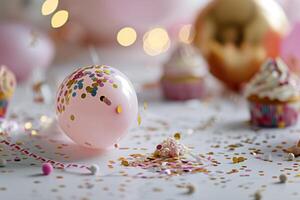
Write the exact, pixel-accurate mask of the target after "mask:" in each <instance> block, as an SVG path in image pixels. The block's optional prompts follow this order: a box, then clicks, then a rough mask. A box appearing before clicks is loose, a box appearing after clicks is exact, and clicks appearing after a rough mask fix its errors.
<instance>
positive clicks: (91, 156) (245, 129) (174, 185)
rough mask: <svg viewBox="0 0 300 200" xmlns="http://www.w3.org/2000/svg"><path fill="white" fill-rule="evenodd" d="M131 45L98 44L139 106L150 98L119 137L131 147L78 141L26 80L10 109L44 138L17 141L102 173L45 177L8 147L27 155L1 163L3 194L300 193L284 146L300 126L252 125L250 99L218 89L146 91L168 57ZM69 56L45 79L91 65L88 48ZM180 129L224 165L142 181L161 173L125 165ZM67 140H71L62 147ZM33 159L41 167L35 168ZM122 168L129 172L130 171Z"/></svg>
mask: <svg viewBox="0 0 300 200" xmlns="http://www.w3.org/2000/svg"><path fill="white" fill-rule="evenodd" d="M126 51H127V53H125V51H124V50H122V51H110V50H101V49H100V50H99V53H100V55H101V59H102V62H104V63H106V64H110V65H112V66H116V67H118V68H119V69H121V70H122V71H123V72H125V73H126V74H127V75H128V76H129V77H130V78H131V80H132V81H133V83H134V85H135V86H136V88H137V91H138V96H139V102H140V106H141V107H142V105H143V102H144V101H147V102H148V104H149V107H148V109H147V110H143V109H142V108H141V116H142V124H141V126H134V127H133V128H132V129H131V130H130V131H129V133H128V135H127V136H126V137H125V138H123V139H122V140H121V141H120V143H119V145H120V147H128V148H129V149H128V150H120V149H113V150H111V151H108V152H105V153H99V152H95V151H93V150H88V149H84V148H81V147H79V146H77V145H75V144H72V142H71V141H69V140H68V139H67V138H66V137H65V136H64V135H62V134H61V133H60V132H59V131H58V129H57V126H56V122H55V120H53V122H51V119H54V109H52V108H53V105H52V104H50V105H37V104H36V103H33V101H32V93H31V89H30V88H29V86H28V85H23V86H22V87H19V88H18V91H17V93H16V95H15V97H14V100H13V103H12V105H11V107H10V112H11V113H16V114H17V116H18V118H17V121H18V123H19V125H20V127H22V126H23V125H24V123H25V122H27V121H31V122H32V123H33V128H38V129H39V135H43V136H44V137H45V138H44V139H43V138H42V139H40V138H39V137H32V136H31V137H30V136H28V134H26V133H25V131H23V130H17V131H14V132H12V133H10V134H11V137H12V140H13V141H21V142H22V146H25V147H28V148H29V149H30V150H31V151H33V152H35V153H37V154H40V155H43V156H45V157H48V158H52V159H55V160H58V161H62V162H66V163H68V162H76V163H82V164H86V165H89V164H93V163H96V164H98V165H99V166H100V175H98V176H93V175H89V174H87V173H86V171H84V170H83V171H80V170H76V171H73V170H72V171H70V170H68V171H62V170H55V171H54V173H52V174H51V175H49V176H43V175H41V169H40V163H39V162H37V161H35V160H33V159H26V157H25V156H24V155H21V154H19V153H14V152H13V151H11V150H9V149H8V148H7V147H5V146H3V145H2V146H0V148H1V149H2V151H0V156H1V157H3V158H5V159H14V158H15V157H19V158H21V161H20V162H15V161H12V162H8V165H7V166H6V167H4V168H0V200H44V199H45V200H46V199H57V200H60V199H61V200H64V199H74V200H85V199H128V200H129V199H130V200H135V199H136V200H140V199H144V200H147V199H149V200H152V199H167V200H175V199H240V200H241V199H254V197H253V194H254V193H255V192H256V191H261V195H262V199H272V200H275V199H299V198H300V191H299V185H300V178H298V177H297V176H296V175H297V174H299V173H300V172H298V168H299V166H298V163H299V162H300V159H299V160H298V159H296V160H295V161H286V160H285V159H284V155H285V154H284V153H283V152H282V150H281V149H282V148H284V147H289V146H291V145H293V144H295V143H296V142H297V140H298V139H299V133H298V132H300V127H299V125H297V126H294V127H291V128H287V129H261V130H253V129H251V128H250V126H249V125H248V124H247V121H248V119H249V114H248V109H247V104H246V102H245V101H244V100H243V99H242V98H240V97H238V96H234V95H220V94H216V93H217V92H213V94H212V96H211V97H210V98H207V99H205V100H202V101H199V100H194V101H188V102H184V103H180V102H167V101H164V100H163V99H162V97H161V96H160V94H159V90H158V88H156V89H155V88H154V89H152V90H147V91H145V90H144V91H143V90H141V87H140V86H141V84H143V83H146V82H151V81H154V80H157V78H158V77H159V67H158V63H159V60H160V59H164V58H158V59H153V60H151V59H146V60H144V59H143V58H145V57H143V56H142V55H139V54H138V53H135V52H134V51H132V52H130V50H126ZM128 52H129V53H128ZM137 54H138V55H137ZM137 58H139V59H137ZM65 61H66V62H65V63H61V64H56V66H55V67H53V68H51V69H50V71H49V72H48V73H47V80H48V82H49V83H50V85H51V86H52V88H55V86H56V85H57V84H58V82H59V81H60V80H61V79H62V78H63V77H64V76H65V75H66V74H67V73H69V72H71V71H72V69H74V67H75V65H76V66H77V67H79V66H81V65H83V64H85V63H86V64H90V63H91V62H90V61H88V56H87V54H86V53H82V54H81V55H80V56H79V57H78V58H76V59H68V58H66V59H65ZM75 63H76V64H75ZM210 86H211V85H210ZM219 91H220V90H219ZM41 115H45V116H47V117H48V118H49V119H50V120H49V124H46V125H45V123H44V124H42V125H41V123H40V116H41ZM177 131H179V132H181V133H182V140H181V142H182V143H183V144H185V145H187V146H192V147H194V149H193V152H194V153H197V154H204V155H206V154H207V153H209V152H212V153H211V157H212V158H214V159H216V160H217V161H219V162H220V164H219V165H218V166H208V167H207V169H208V170H210V171H211V173H210V174H209V175H206V174H203V173H199V174H190V175H189V174H187V175H183V176H172V177H169V176H167V175H165V176H164V178H145V179H142V178H137V177H134V175H136V174H137V173H143V175H145V176H147V177H151V176H156V177H157V176H158V174H156V173H153V172H150V171H147V170H143V169H139V168H130V167H124V166H121V165H120V162H119V161H118V158H119V157H121V156H123V157H128V156H129V154H132V153H142V154H145V153H151V152H152V151H153V150H154V148H155V146H156V144H158V143H159V142H161V141H162V140H163V139H165V138H166V137H167V136H172V135H173V133H174V132H177ZM51 139H52V142H51ZM53 139H54V141H55V143H54V142H53ZM61 143H69V145H68V146H67V147H64V148H62V149H58V148H57V147H59V146H60V144H61ZM230 144H237V145H238V146H239V147H238V148H236V149H235V150H233V151H232V150H229V149H228V145H230ZM36 145H39V146H40V148H37V146H36ZM251 148H256V149H260V150H261V152H262V153H263V154H262V155H259V154H258V155H256V156H254V155H251V154H250V152H251V151H250V150H251ZM249 149H250V150H249ZM57 153H64V155H63V156H62V154H57ZM236 155H242V156H244V157H246V158H247V160H246V161H245V162H242V163H239V164H233V163H232V162H231V158H232V157H233V156H236ZM263 159H267V160H268V159H269V160H270V161H264V160H263ZM110 161H115V164H112V166H113V168H110V167H108V165H109V164H110ZM32 163H35V164H36V165H35V166H32V165H31V164H32ZM242 166H243V167H242ZM232 169H238V172H237V173H232V174H230V173H228V172H230V171H231V170H232ZM124 173H125V174H127V176H124ZM282 173H284V174H287V175H288V182H287V183H286V184H279V183H278V176H279V175H280V174H282ZM185 185H193V186H194V188H195V191H194V193H192V194H186V191H187V188H185V187H184V186H185ZM181 186H183V187H181Z"/></svg>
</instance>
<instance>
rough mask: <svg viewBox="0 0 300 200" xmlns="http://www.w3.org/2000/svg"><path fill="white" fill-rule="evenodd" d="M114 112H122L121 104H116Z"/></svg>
mask: <svg viewBox="0 0 300 200" xmlns="http://www.w3.org/2000/svg"><path fill="white" fill-rule="evenodd" d="M116 112H117V113H118V114H120V113H122V106H121V105H118V106H117V108H116Z"/></svg>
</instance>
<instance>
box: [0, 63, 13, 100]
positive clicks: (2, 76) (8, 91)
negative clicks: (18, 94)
mask: <svg viewBox="0 0 300 200" xmlns="http://www.w3.org/2000/svg"><path fill="white" fill-rule="evenodd" d="M15 88H16V77H15V75H14V73H13V72H11V71H10V70H9V69H8V68H7V67H5V66H1V67H0V97H2V98H3V97H4V98H10V97H11V96H12V95H13V93H14V91H15Z"/></svg>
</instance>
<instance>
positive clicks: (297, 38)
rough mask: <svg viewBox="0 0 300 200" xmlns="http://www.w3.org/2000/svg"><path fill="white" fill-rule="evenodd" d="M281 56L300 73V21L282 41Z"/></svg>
mask: <svg viewBox="0 0 300 200" xmlns="http://www.w3.org/2000/svg"><path fill="white" fill-rule="evenodd" d="M281 57H282V58H283V59H284V60H285V62H286V63H287V65H288V66H289V67H290V69H291V70H292V71H294V72H295V73H297V74H298V75H300V23H297V24H295V25H294V26H293V28H292V30H291V32H290V33H289V34H288V35H287V36H286V37H285V38H284V40H283V41H282V44H281Z"/></svg>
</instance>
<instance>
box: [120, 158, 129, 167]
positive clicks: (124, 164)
mask: <svg viewBox="0 0 300 200" xmlns="http://www.w3.org/2000/svg"><path fill="white" fill-rule="evenodd" d="M121 164H122V165H123V166H126V167H128V166H129V162H128V161H127V160H125V159H124V160H122V161H121Z"/></svg>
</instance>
